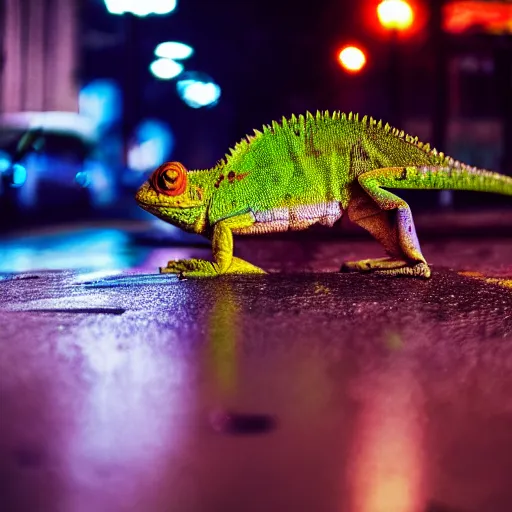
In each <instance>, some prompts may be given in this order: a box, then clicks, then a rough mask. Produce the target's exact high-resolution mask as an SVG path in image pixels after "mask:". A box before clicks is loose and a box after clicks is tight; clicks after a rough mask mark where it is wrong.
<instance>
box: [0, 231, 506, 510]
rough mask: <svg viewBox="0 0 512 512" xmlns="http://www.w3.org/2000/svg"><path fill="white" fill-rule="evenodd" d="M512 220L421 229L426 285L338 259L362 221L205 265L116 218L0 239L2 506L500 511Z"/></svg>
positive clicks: (350, 247)
mask: <svg viewBox="0 0 512 512" xmlns="http://www.w3.org/2000/svg"><path fill="white" fill-rule="evenodd" d="M511 226H512V224H508V226H507V225H506V226H505V229H503V225H501V227H500V229H498V230H497V232H498V233H501V235H497V234H492V236H491V233H490V231H489V232H488V233H486V234H487V235H488V236H486V237H479V238H468V237H462V236H439V237H438V238H435V237H431V236H430V237H426V240H425V242H424V243H423V247H424V252H425V254H426V256H427V259H429V260H430V261H431V262H432V263H433V269H434V277H433V278H432V279H431V280H430V281H428V282H424V281H412V280H406V279H386V278H378V277H374V276H360V275H351V274H339V273H336V272H335V271H336V270H337V269H338V268H339V266H340V263H341V261H343V260H345V259H353V258H358V257H371V256H379V255H380V254H381V253H380V249H379V247H378V246H377V245H376V244H374V243H373V242H371V241H367V240H366V239H364V240H350V241H345V242H343V241H337V240H334V239H331V240H321V239H315V240H310V239H292V238H290V239H282V240H276V239H270V240H262V239H251V240H245V241H241V242H240V243H238V245H237V250H238V255H239V256H241V257H245V258H247V259H250V260H251V261H252V262H253V263H255V264H257V265H260V266H263V267H264V268H267V269H269V270H270V271H271V272H272V273H271V274H270V275H268V276H255V277H250V278H249V277H230V278H222V279H217V280H202V281H193V280H185V281H179V280H177V279H176V278H174V277H172V276H160V275H156V274H155V270H156V268H157V267H158V266H160V265H162V264H163V263H165V261H166V260H167V259H174V258H181V257H190V256H199V257H207V256H208V250H209V249H208V248H207V247H206V246H204V247H201V246H197V247H195V248H191V247H187V246H179V247H174V248H164V247H161V246H160V245H159V244H158V243H154V241H153V243H151V244H149V243H145V244H144V245H143V244H142V243H140V236H141V235H140V234H136V235H134V233H133V232H128V231H127V230H126V229H121V228H120V227H119V226H116V227H110V228H103V227H100V228H98V227H89V228H87V229H86V230H85V231H82V232H80V233H79V234H77V235H76V236H75V235H72V233H73V232H72V231H67V232H66V231H65V230H64V231H59V232H57V233H55V232H47V233H38V234H37V235H36V234H31V235H30V236H25V237H23V238H19V237H18V238H12V237H11V238H10V239H9V240H5V241H4V243H3V245H2V248H1V250H0V256H1V257H0V261H1V264H2V270H3V272H4V273H3V274H0V297H1V303H0V408H1V414H0V504H2V506H0V509H1V510H7V511H36V510H37V511H41V512H46V511H51V512H53V511H64V512H75V511H80V512H82V511H92V510H94V511H99V512H103V511H105V512H107V511H108V512H117V511H123V512H124V511H148V512H153V511H155V512H160V511H162V512H163V511H169V510H173V511H174V510H176V511H180V512H181V511H183V512H187V511H191V512H196V511H197V512H199V511H233V512H235V511H236V512H239V511H244V512H246V511H261V510H265V511H273V510H276V511H283V510H290V511H292V510H293V511H315V512H316V511H319V512H322V511H338V512H339V511H342V512H344V511H351V512H352V511H357V512H388V511H389V512H420V511H421V512H427V511H428V512H472V511H474V512H476V511H482V512H487V511H489V512H509V511H510V510H512V488H511V486H510V475H512V238H511V237H510V234H511V232H512V230H511ZM484 234H485V233H484ZM134 240H139V242H138V243H134ZM13 251H14V252H13ZM13 255H16V257H14V256H13ZM84 261H85V262H87V265H86V267H87V269H86V270H78V268H80V267H83V266H84V265H83V262H84ZM41 267H43V268H51V269H59V268H68V269H74V270H64V271H61V270H51V271H39V270H37V269H38V268H41ZM14 271H16V272H14ZM13 272H14V273H13Z"/></svg>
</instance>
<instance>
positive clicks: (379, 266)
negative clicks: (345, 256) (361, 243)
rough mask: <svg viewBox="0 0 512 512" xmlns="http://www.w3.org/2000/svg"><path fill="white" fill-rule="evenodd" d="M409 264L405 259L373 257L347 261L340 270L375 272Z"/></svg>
mask: <svg viewBox="0 0 512 512" xmlns="http://www.w3.org/2000/svg"><path fill="white" fill-rule="evenodd" d="M405 266H407V262H406V261H404V260H397V259H393V258H372V259H368V260H359V261H346V262H345V263H343V265H341V268H340V272H373V271H375V270H395V269H399V268H402V267H405Z"/></svg>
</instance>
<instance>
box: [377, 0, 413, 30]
mask: <svg viewBox="0 0 512 512" xmlns="http://www.w3.org/2000/svg"><path fill="white" fill-rule="evenodd" d="M377 16H378V17H379V21H380V23H381V25H382V26H383V27H384V28H385V29H388V30H407V29H408V28H410V27H411V26H412V24H413V22H414V12H413V10H412V7H411V6H410V4H408V3H407V2H406V1H405V0H383V1H382V2H381V3H380V4H379V5H378V7H377Z"/></svg>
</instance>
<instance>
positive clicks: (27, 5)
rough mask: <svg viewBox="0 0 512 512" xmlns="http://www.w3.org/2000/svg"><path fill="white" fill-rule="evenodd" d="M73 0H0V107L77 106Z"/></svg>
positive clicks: (60, 108) (46, 108) (15, 109)
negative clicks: (0, 3) (0, 8)
mask: <svg viewBox="0 0 512 512" xmlns="http://www.w3.org/2000/svg"><path fill="white" fill-rule="evenodd" d="M76 27H77V17H76V2H75V1H74V0H3V1H2V17H1V30H0V37H1V49H2V66H1V75H0V77H1V78H0V112H4V113H5V112H21V111H71V112H76V111H77V109H78V93H77V84H76V69H77V60H76V59H77V52H76V48H77V37H76V35H77V34H76Z"/></svg>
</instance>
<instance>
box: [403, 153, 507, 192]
mask: <svg viewBox="0 0 512 512" xmlns="http://www.w3.org/2000/svg"><path fill="white" fill-rule="evenodd" d="M393 188H415V189H444V190H471V191H477V192H493V193H495V194H504V195H508V196H512V176H505V175H504V174H498V173H497V172H491V171H487V170H485V169H477V168H476V167H471V166H469V165H466V164H462V163H460V162H457V161H454V160H452V159H451V158H448V159H447V160H446V163H444V164H441V165H439V166H428V165H427V166H418V167H407V178H406V179H404V180H403V181H398V182H397V183H396V185H395V186H394V187H393Z"/></svg>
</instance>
